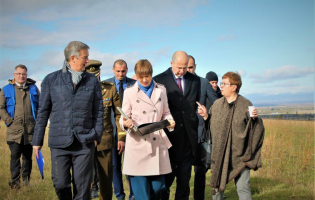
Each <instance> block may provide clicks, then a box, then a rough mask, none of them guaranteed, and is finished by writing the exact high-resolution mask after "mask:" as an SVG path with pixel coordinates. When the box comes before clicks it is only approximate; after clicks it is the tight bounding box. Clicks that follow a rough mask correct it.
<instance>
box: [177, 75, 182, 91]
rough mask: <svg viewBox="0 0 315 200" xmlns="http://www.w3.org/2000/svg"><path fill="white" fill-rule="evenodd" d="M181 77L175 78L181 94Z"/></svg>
mask: <svg viewBox="0 0 315 200" xmlns="http://www.w3.org/2000/svg"><path fill="white" fill-rule="evenodd" d="M181 80H182V78H177V85H178V87H179V90H180V91H181V92H182V94H183V88H182V83H181Z"/></svg>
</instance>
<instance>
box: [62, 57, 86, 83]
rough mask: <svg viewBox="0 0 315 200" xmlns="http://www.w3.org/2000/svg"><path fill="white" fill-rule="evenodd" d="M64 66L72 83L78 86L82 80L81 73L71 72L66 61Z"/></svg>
mask: <svg viewBox="0 0 315 200" xmlns="http://www.w3.org/2000/svg"><path fill="white" fill-rule="evenodd" d="M64 64H65V65H66V67H67V68H68V71H69V72H70V73H71V76H72V82H73V83H74V84H76V85H78V83H79V82H80V81H81V79H82V74H83V72H76V71H73V70H72V69H71V68H70V65H69V63H68V62H67V61H65V62H64Z"/></svg>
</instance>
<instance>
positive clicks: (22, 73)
mask: <svg viewBox="0 0 315 200" xmlns="http://www.w3.org/2000/svg"><path fill="white" fill-rule="evenodd" d="M13 77H14V80H15V82H16V83H18V84H20V85H23V84H24V83H25V82H26V79H27V71H26V69H22V68H20V67H18V68H17V69H16V70H15V71H14V73H13Z"/></svg>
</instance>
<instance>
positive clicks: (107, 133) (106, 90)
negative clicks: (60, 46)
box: [86, 60, 126, 200]
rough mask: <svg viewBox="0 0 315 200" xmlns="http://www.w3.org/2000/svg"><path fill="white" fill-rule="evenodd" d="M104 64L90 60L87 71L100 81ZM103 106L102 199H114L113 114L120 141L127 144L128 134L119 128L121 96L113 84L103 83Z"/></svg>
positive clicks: (99, 148) (100, 149)
mask: <svg viewBox="0 0 315 200" xmlns="http://www.w3.org/2000/svg"><path fill="white" fill-rule="evenodd" d="M101 65H102V63H101V62H100V61H98V60H90V62H89V63H88V64H87V66H86V71H87V72H89V73H92V74H94V75H95V76H96V77H98V79H99V80H100V66H101ZM100 83H101V88H102V96H103V106H104V117H103V122H104V131H103V136H102V140H101V143H100V144H99V145H97V153H96V156H97V168H98V173H99V181H100V199H101V200H104V199H108V200H111V199H112V195H113V189H112V181H113V164H112V148H113V147H114V136H113V125H112V121H111V113H112V111H113V112H114V117H115V121H116V125H117V129H118V141H123V142H125V139H126V133H125V132H123V131H122V130H121V128H120V126H119V118H120V113H119V111H118V110H117V109H116V107H121V102H120V98H119V94H118V93H117V92H116V87H115V85H114V84H113V83H110V82H107V81H101V82H100ZM123 151H124V146H122V147H121V148H120V150H119V153H120V154H121V153H122V152H123Z"/></svg>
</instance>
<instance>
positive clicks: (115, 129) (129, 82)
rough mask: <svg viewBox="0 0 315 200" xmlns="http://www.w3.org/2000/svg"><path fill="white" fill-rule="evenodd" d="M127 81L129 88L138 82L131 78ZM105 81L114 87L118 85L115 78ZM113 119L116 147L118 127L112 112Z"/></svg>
mask: <svg viewBox="0 0 315 200" xmlns="http://www.w3.org/2000/svg"><path fill="white" fill-rule="evenodd" d="M126 79H127V80H126V82H127V87H129V86H130V85H133V84H135V82H137V81H136V80H134V79H131V78H128V77H126ZM105 81H108V82H111V83H114V85H115V84H116V83H115V76H114V77H112V78H109V79H107V80H105ZM121 105H122V102H121ZM111 118H112V120H111V121H112V124H113V132H114V137H115V145H116V144H117V127H116V122H115V116H114V112H112V116H111Z"/></svg>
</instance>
